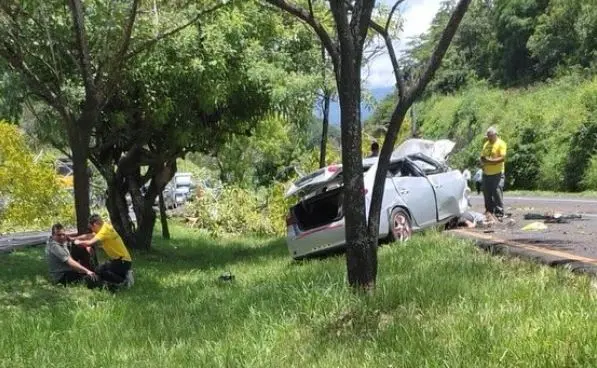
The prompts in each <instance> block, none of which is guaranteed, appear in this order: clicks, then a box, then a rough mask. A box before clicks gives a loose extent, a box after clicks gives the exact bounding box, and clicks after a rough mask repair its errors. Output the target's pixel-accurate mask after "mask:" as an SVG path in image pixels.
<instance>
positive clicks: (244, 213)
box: [184, 183, 292, 236]
mask: <svg viewBox="0 0 597 368" xmlns="http://www.w3.org/2000/svg"><path fill="white" fill-rule="evenodd" d="M284 188H285V185H284V184H283V183H275V184H274V185H273V186H271V187H270V188H262V189H261V190H258V191H250V190H247V189H243V188H239V187H234V186H228V187H224V188H223V189H221V190H219V191H212V190H202V191H201V192H200V193H199V194H198V198H197V200H196V201H194V202H192V203H189V204H188V205H187V206H186V209H185V213H184V215H185V216H186V217H190V218H196V221H194V220H193V221H191V222H189V224H190V225H191V226H193V227H199V228H201V229H204V230H206V231H208V232H209V233H210V234H211V235H212V236H218V235H219V234H223V233H225V234H256V235H283V234H285V233H286V222H285V221H286V213H287V211H288V208H289V207H290V206H291V205H292V199H286V198H284V192H285V190H284Z"/></svg>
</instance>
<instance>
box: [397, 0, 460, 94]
mask: <svg viewBox="0 0 597 368" xmlns="http://www.w3.org/2000/svg"><path fill="white" fill-rule="evenodd" d="M470 3H471V0H460V1H459V2H458V4H457V5H456V8H455V9H454V11H453V12H452V15H451V16H450V20H449V21H448V24H447V25H446V28H444V30H443V32H442V35H441V37H440V39H439V42H438V44H437V46H435V50H433V53H432V54H431V57H430V58H429V61H427V65H426V67H425V69H424V71H423V73H422V74H421V77H419V80H418V81H417V82H416V83H415V85H414V86H413V87H411V88H410V90H409V91H408V98H409V99H410V100H411V101H414V100H415V99H417V97H419V95H420V94H421V93H422V92H423V90H424V89H425V86H427V84H428V83H429V81H430V80H431V78H433V76H434V75H435V72H436V71H437V69H438V68H439V66H440V64H441V61H442V59H443V58H444V55H445V54H446V51H447V50H448V47H450V43H451V42H452V38H454V35H455V34H456V31H457V30H458V26H459V25H460V21H461V20H462V18H463V17H464V14H465V13H466V10H467V9H468V6H469V4H470Z"/></svg>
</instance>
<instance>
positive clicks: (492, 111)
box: [418, 75, 597, 191]
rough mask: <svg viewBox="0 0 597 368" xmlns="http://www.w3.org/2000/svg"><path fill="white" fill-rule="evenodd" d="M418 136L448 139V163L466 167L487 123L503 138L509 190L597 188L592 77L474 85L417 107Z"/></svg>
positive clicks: (596, 103) (596, 104) (596, 99)
mask: <svg viewBox="0 0 597 368" xmlns="http://www.w3.org/2000/svg"><path fill="white" fill-rule="evenodd" d="M418 110H419V119H420V122H419V123H420V124H421V131H422V132H423V135H424V136H425V137H430V138H444V137H448V138H450V139H453V140H454V141H455V142H456V143H457V145H456V154H455V155H454V157H453V164H454V165H456V166H459V167H461V168H465V167H468V168H471V169H472V168H474V167H475V165H476V161H477V158H478V157H479V151H480V147H481V145H482V142H483V138H484V133H485V130H486V129H487V127H489V126H491V125H495V126H497V127H498V129H499V131H500V135H501V136H502V138H503V139H505V141H506V142H507V143H508V149H509V152H508V161H507V167H506V170H507V173H508V175H507V177H508V186H509V187H510V188H512V189H542V190H566V191H579V190H587V189H595V188H597V155H596V154H595V148H596V147H597V78H595V77H593V78H591V79H586V78H583V77H581V76H577V75H575V76H568V77H564V78H560V79H558V80H555V81H551V82H546V83H541V84H537V85H533V86H531V87H527V88H521V89H506V90H503V89H498V88H491V87H489V86H488V85H487V84H486V83H477V84H474V85H472V86H470V87H468V88H465V89H462V90H461V91H460V92H457V93H455V94H453V95H448V96H441V95H434V96H431V97H430V98H428V99H426V100H425V101H424V102H423V103H421V104H420V105H419V108H418Z"/></svg>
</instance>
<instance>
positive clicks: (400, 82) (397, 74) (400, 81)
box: [371, 0, 406, 99]
mask: <svg viewBox="0 0 597 368" xmlns="http://www.w3.org/2000/svg"><path fill="white" fill-rule="evenodd" d="M403 2H404V0H398V1H396V2H395V3H394V6H392V10H391V11H390V14H389V15H388V19H387V20H386V24H385V27H383V28H382V26H381V25H379V24H378V23H376V22H375V21H373V20H371V28H373V30H375V31H376V32H377V33H378V34H379V35H380V36H381V37H382V38H383V40H384V43H385V44H386V48H387V49H388V55H389V56H390V61H391V62H392V69H394V78H395V79H396V88H397V89H398V97H399V98H400V99H402V98H403V97H404V94H405V92H406V87H405V86H404V78H403V77H402V72H401V71H400V66H399V65H398V58H397V57H396V51H395V50H394V44H393V43H392V38H391V37H390V33H389V32H388V30H389V28H390V24H391V22H392V16H393V15H394V12H395V11H396V9H397V8H398V5H400V4H402V3H403Z"/></svg>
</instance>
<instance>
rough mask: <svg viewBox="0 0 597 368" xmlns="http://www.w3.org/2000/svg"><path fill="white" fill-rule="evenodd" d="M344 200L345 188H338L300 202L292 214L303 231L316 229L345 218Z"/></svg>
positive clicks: (293, 208)
mask: <svg viewBox="0 0 597 368" xmlns="http://www.w3.org/2000/svg"><path fill="white" fill-rule="evenodd" d="M343 200H344V191H343V188H341V187H340V188H336V189H334V190H331V191H329V192H324V193H321V194H319V195H317V196H315V197H312V198H309V199H306V200H303V201H301V202H299V203H298V204H297V205H295V206H294V207H292V214H293V215H294V218H295V219H296V222H297V225H298V227H299V229H300V230H301V231H306V230H311V229H315V228H317V227H320V226H324V225H327V224H330V223H332V222H335V221H338V220H340V219H341V218H342V217H343V216H344V213H343V211H342V202H343Z"/></svg>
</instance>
